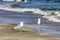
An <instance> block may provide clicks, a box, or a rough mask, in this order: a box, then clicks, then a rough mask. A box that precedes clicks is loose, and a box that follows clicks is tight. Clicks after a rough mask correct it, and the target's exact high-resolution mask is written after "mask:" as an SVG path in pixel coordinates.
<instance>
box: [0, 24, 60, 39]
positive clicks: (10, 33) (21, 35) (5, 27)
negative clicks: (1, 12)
mask: <svg viewBox="0 0 60 40" xmlns="http://www.w3.org/2000/svg"><path fill="white" fill-rule="evenodd" d="M16 25H17V24H0V40H60V38H59V37H58V36H56V35H53V34H47V33H38V32H36V31H35V30H33V29H30V28H22V32H21V31H20V30H12V28H13V27H14V26H16Z"/></svg>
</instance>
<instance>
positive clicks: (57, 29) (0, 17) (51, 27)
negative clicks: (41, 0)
mask: <svg viewBox="0 0 60 40" xmlns="http://www.w3.org/2000/svg"><path fill="white" fill-rule="evenodd" d="M37 18H41V19H42V20H44V18H43V17H42V15H38V14H34V13H26V12H25V13H18V12H9V11H4V10H0V24H19V22H21V21H23V22H24V27H27V28H32V29H36V30H37V28H38V27H39V26H38V25H37ZM40 28H41V32H46V33H52V34H59V35H60V24H59V23H58V24H57V23H55V24H54V23H53V24H45V23H44V21H42V25H41V26H40Z"/></svg>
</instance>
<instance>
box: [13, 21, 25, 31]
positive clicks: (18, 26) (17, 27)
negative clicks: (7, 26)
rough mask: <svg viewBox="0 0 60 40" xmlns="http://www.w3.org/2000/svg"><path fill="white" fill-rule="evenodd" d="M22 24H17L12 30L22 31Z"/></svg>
mask: <svg viewBox="0 0 60 40" xmlns="http://www.w3.org/2000/svg"><path fill="white" fill-rule="evenodd" d="M23 23H24V22H20V24H18V25H17V26H15V27H13V29H12V30H16V29H22V27H23Z"/></svg>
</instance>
